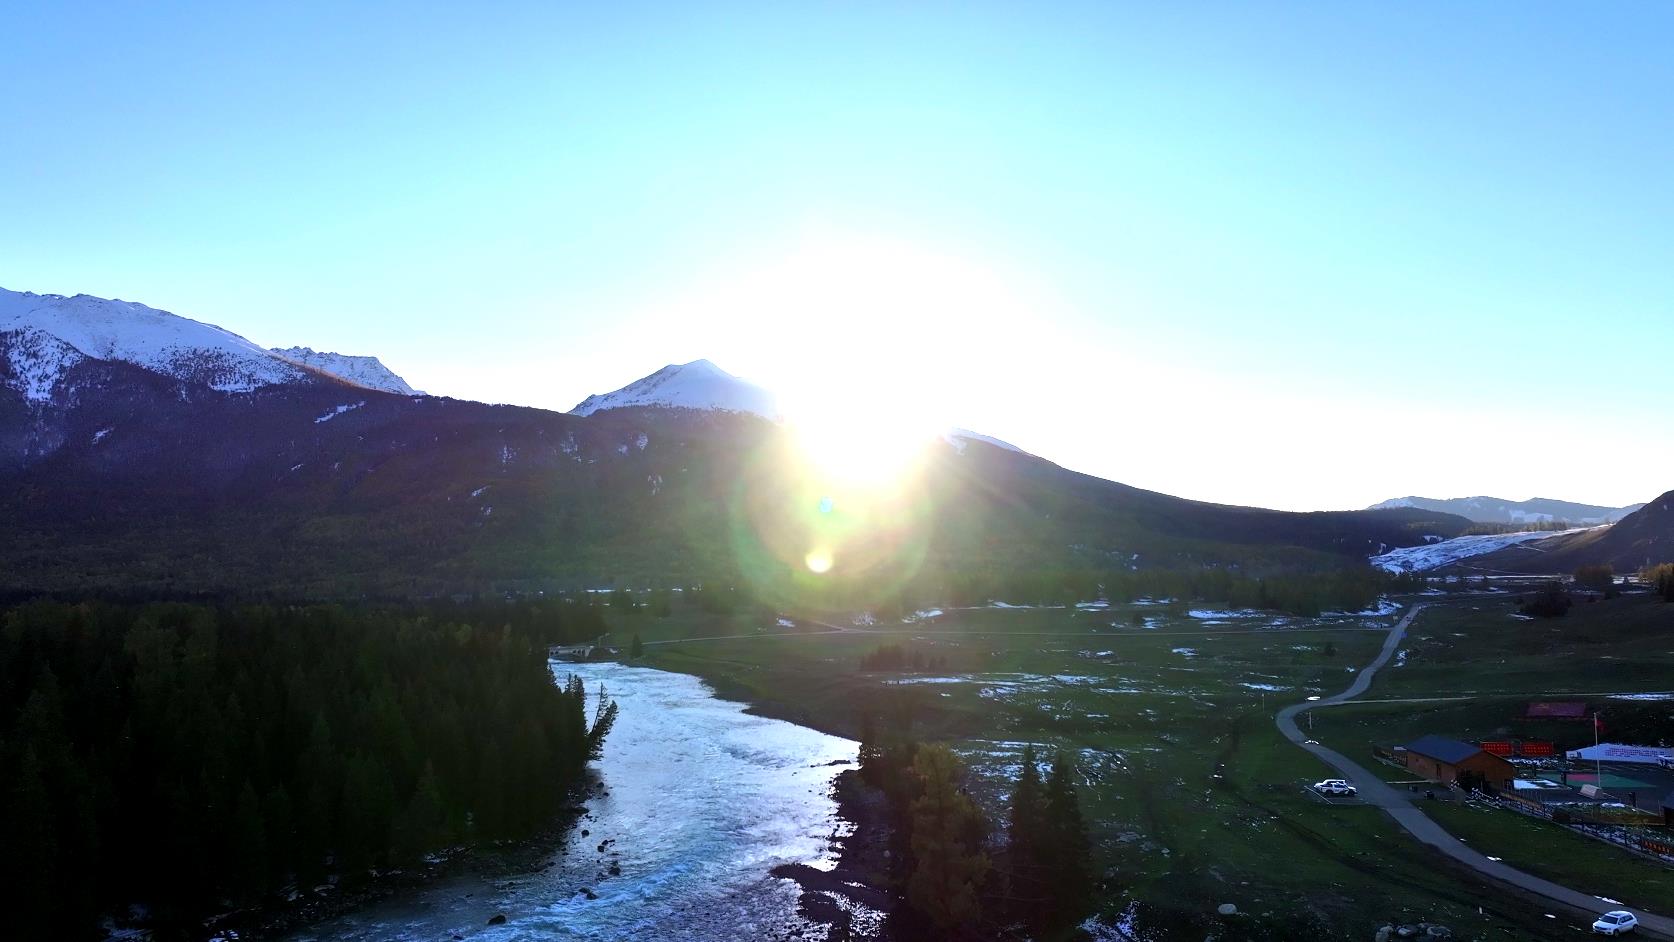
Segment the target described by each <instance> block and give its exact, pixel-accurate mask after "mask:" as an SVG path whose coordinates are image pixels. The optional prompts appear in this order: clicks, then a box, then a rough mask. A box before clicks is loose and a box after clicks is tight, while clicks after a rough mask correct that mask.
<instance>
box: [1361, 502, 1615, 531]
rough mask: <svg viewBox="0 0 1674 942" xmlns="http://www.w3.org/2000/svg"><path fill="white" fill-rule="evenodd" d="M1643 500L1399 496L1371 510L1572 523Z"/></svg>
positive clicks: (1587, 522)
mask: <svg viewBox="0 0 1674 942" xmlns="http://www.w3.org/2000/svg"><path fill="white" fill-rule="evenodd" d="M1643 506H1645V505H1644V504H1630V505H1628V506H1626V507H1600V506H1598V505H1596V504H1578V503H1576V502H1574V501H1568V500H1553V499H1551V498H1548V497H1534V498H1530V499H1529V500H1506V499H1504V498H1501V497H1449V498H1442V499H1438V498H1434V497H1397V498H1394V499H1393V500H1386V501H1383V502H1382V503H1378V504H1373V505H1372V506H1371V507H1370V508H1368V509H1369V510H1388V509H1391V508H1396V507H1416V508H1418V509H1420V510H1430V511H1435V512H1436V513H1444V514H1458V515H1459V516H1461V517H1464V518H1465V519H1466V520H1470V521H1473V522H1475V523H1506V524H1540V523H1573V524H1575V525H1577V526H1594V525H1597V524H1601V523H1615V522H1616V521H1617V520H1620V519H1622V518H1623V517H1625V516H1627V515H1628V514H1630V513H1633V512H1634V511H1635V510H1638V509H1639V508H1641V507H1643Z"/></svg>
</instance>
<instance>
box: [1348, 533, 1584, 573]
mask: <svg viewBox="0 0 1674 942" xmlns="http://www.w3.org/2000/svg"><path fill="white" fill-rule="evenodd" d="M1558 532H1561V533H1574V532H1575V531H1574V530H1562V531H1558ZM1557 535H1558V533H1555V532H1553V531H1551V530H1528V531H1524V532H1520V533H1486V534H1478V535H1476V536H1456V537H1454V538H1453V539H1451V540H1443V541H1441V542H1440V543H1427V544H1425V545H1423V546H1404V547H1402V548H1400V549H1396V550H1390V551H1389V552H1387V553H1384V554H1383V555H1381V556H1373V557H1372V558H1371V560H1370V562H1371V564H1372V565H1374V566H1376V567H1378V568H1380V569H1383V570H1386V571H1388V572H1424V571H1426V570H1430V569H1439V568H1441V567H1442V566H1446V565H1450V564H1452V563H1456V562H1458V561H1459V560H1461V559H1470V558H1471V557H1472V556H1482V555H1484V554H1486V553H1492V552H1495V551H1496V550H1502V549H1505V548H1506V547H1508V546H1516V545H1518V544H1521V543H1529V542H1533V541H1535V540H1544V539H1546V538H1548V537H1553V536H1557Z"/></svg>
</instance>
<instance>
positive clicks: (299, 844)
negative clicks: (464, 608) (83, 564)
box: [0, 602, 615, 938]
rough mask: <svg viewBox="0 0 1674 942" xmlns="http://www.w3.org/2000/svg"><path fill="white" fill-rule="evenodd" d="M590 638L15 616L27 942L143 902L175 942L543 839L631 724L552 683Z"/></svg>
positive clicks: (111, 610)
mask: <svg viewBox="0 0 1674 942" xmlns="http://www.w3.org/2000/svg"><path fill="white" fill-rule="evenodd" d="M447 607H448V608H453V607H452V606H447ZM491 608H496V607H494V606H491ZM454 611H455V613H456V614H461V613H462V612H460V611H459V610H458V609H454ZM495 614H498V615H501V616H505V615H507V614H508V612H506V611H503V610H500V611H496V612H495ZM513 621H521V623H520V624H519V625H518V626H516V627H514V625H513V624H512V622H513ZM578 621H579V623H580V624H581V628H580V629H573V628H572V626H571V625H569V624H568V622H569V617H568V616H566V614H565V613H564V612H563V611H562V609H561V608H560V607H553V608H551V609H550V610H548V611H544V612H539V613H537V614H531V613H530V612H529V611H525V612H523V613H522V615H520V616H518V617H516V618H513V619H511V621H507V620H497V621H488V622H472V621H464V620H451V619H441V618H436V617H433V616H432V615H430V614H425V613H422V612H419V611H416V610H413V609H407V610H350V609H345V608H341V607H333V606H312V607H290V608H285V607H244V608H236V609H235V608H223V607H213V606H209V605H200V604H186V603H153V604H111V603H78V604H71V603H65V602H34V603H26V604H21V605H16V606H14V607H12V608H10V609H7V610H4V611H3V612H0V794H4V795H5V801H4V802H3V804H0V845H3V846H4V848H5V853H4V854H3V855H0V880H3V881H4V882H5V885H6V886H7V887H8V888H9V890H10V891H12V893H13V894H14V895H13V899H14V904H13V906H12V907H9V908H8V912H7V916H8V919H9V921H11V922H12V924H13V925H14V931H16V932H17V933H18V934H19V935H20V936H21V937H23V938H77V937H94V936H95V929H94V926H95V924H96V922H97V919H98V917H99V915H100V914H102V913H109V912H113V911H119V910H125V909H126V908H127V907H128V906H129V905H130V904H135V903H138V904H141V905H143V906H145V907H146V908H147V909H148V910H149V911H150V912H151V914H152V917H153V924H154V927H155V928H157V929H158V930H159V932H160V933H161V934H162V936H163V937H170V936H171V935H175V934H180V933H182V932H184V931H187V930H189V928H190V927H191V926H193V925H194V924H196V923H197V921H198V920H201V918H202V917H203V916H204V914H206V913H209V912H212V911H220V910H222V909H225V908H228V907H236V906H244V905H250V904H255V903H260V902H262V901H263V900H265V899H270V898H272V897H273V896H274V895H275V894H277V893H279V892H280V891H282V890H283V889H285V888H287V887H291V886H294V887H297V888H301V889H303V890H306V889H308V888H309V887H312V886H314V885H315V884H316V883H318V882H319V881H321V880H323V879H326V878H327V877H333V876H335V877H336V878H338V879H339V880H340V881H342V882H345V883H349V884H352V883H354V882H356V881H358V880H361V879H363V878H365V877H366V876H367V874H368V873H369V871H370V869H371V868H375V867H385V866H400V865H405V864H411V863H413V862H416V861H419V860H420V859H422V858H424V857H425V856H426V855H428V854H432V853H434V852H436V851H439V850H442V849H445V848H451V847H455V846H457V845H461V844H466V843H471V842H478V841H489V840H498V839H506V838H519V837H524V836H527V835H529V834H531V833H532V832H534V831H535V830H537V829H539V828H540V827H542V826H543V825H545V824H546V823H547V822H549V821H551V820H552V819H553V817H554V815H555V814H556V813H557V812H558V811H559V810H560V809H561V808H562V807H563V806H565V805H566V804H567V803H568V802H569V801H570V794H571V791H572V789H573V788H574V787H576V786H578V785H579V784H580V783H581V781H582V778H583V774H584V768H585V765H586V763H587V761H588V760H589V759H590V758H593V757H596V756H597V755H598V754H599V751H600V749H601V748H602V744H603V740H604V737H605V736H606V734H607V733H608V732H609V730H610V726H611V724H612V722H613V721H614V718H615V705H614V704H612V703H609V701H608V698H607V697H605V696H604V694H603V692H602V691H601V692H600V696H599V698H598V707H599V709H597V710H596V711H595V713H594V714H593V715H592V716H591V717H589V716H588V715H587V710H586V696H585V693H584V691H583V689H582V686H581V683H580V681H579V680H578V679H575V678H571V679H570V681H569V682H568V683H566V684H559V683H558V682H557V681H556V679H555V678H554V676H553V675H552V673H551V671H550V670H549V669H548V665H547V661H546V658H545V645H546V644H547V643H548V638H551V637H563V636H565V635H567V634H569V633H570V632H571V631H572V630H589V629H588V627H587V626H586V624H585V623H586V621H587V619H586V618H584V617H582V618H579V619H578Z"/></svg>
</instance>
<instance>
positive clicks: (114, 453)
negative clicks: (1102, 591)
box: [0, 361, 1466, 600]
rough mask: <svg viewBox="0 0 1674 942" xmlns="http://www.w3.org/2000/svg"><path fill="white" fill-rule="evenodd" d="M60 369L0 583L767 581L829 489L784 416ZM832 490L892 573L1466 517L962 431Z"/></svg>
mask: <svg viewBox="0 0 1674 942" xmlns="http://www.w3.org/2000/svg"><path fill="white" fill-rule="evenodd" d="M73 377H75V382H76V385H75V386H74V389H73V390H72V392H73V393H74V395H69V396H65V397H63V398H61V399H55V400H53V401H51V402H48V403H33V404H31V403H24V402H22V401H21V400H19V401H12V402H8V401H5V400H6V396H5V394H6V390H0V528H4V529H5V531H6V532H7V534H8V536H9V539H7V540H5V541H3V542H0V591H5V590H10V591H50V592H60V593H67V594H71V595H75V596H79V595H82V594H86V593H98V594H109V593H112V592H139V593H142V594H146V595H155V594H158V593H163V594H169V595H176V594H182V593H187V594H189V593H213V594H215V595H217V596H219V597H229V596H235V597H243V598H250V597H255V598H277V599H283V600H295V599H305V600H308V599H358V598H364V597H367V596H373V597H393V598H416V597H426V596H436V595H450V594H454V593H460V592H465V593H485V592H491V593H500V592H516V593H532V592H536V591H542V590H546V591H551V590H554V589H562V588H576V587H581V586H599V585H608V584H612V583H615V584H624V583H626V584H631V585H667V586H672V585H680V584H690V583H694V582H708V583H724V584H744V583H746V582H751V581H755V582H766V583H775V582H777V581H780V580H781V579H782V578H784V577H786V576H787V574H788V573H787V570H789V569H796V568H799V567H800V566H801V564H802V557H803V554H804V553H806V552H807V551H808V550H809V548H810V547H809V546H808V545H799V544H798V543H797V541H798V540H800V539H801V538H802V537H804V536H810V535H814V534H812V530H810V526H811V523H810V520H811V515H812V514H813V513H814V508H815V506H816V505H817V504H819V503H820V502H821V500H822V498H828V497H830V496H832V495H831V493H830V492H828V491H822V490H820V489H819V484H818V482H814V481H810V480H809V479H808V478H807V477H806V475H804V474H803V473H802V469H801V468H800V466H799V464H798V461H799V460H800V459H799V456H798V455H797V454H796V453H795V451H794V448H793V447H792V445H793V443H792V441H791V437H790V436H788V435H787V434H786V433H785V430H784V429H782V428H781V427H779V426H777V425H775V424H773V423H771V422H768V421H766V420H763V419H760V418H757V417H754V416H749V415H738V414H725V413H715V412H703V411H697V410H682V409H612V410H608V411H605V412H600V413H598V414H596V415H593V416H588V417H580V416H572V415H563V414H558V413H553V412H546V411H542V410H538V409H524V408H513V407H505V406H491V405H485V404H482V403H474V402H461V401H456V400H449V399H441V398H435V397H408V396H396V395H390V394H387V393H381V392H376V391H372V390H348V389H346V388H344V387H340V386H333V385H330V384H313V385H277V386H270V387H266V388H263V389H261V390H258V391H255V392H251V393H242V394H236V395H235V394H223V393H219V392H215V391H212V390H202V389H192V388H188V387H185V386H182V385H179V384H176V385H173V386H171V385H170V382H171V381H169V380H167V379H165V378H163V377H160V376H157V375H156V374H151V373H147V372H145V371H143V370H139V369H138V368H136V367H131V366H128V365H126V364H120V363H104V362H102V361H90V362H88V363H84V364H81V365H80V366H77V367H76V371H75V372H73ZM838 497H839V499H838V500H836V501H835V511H836V512H835V513H834V514H829V515H826V516H824V517H822V518H821V519H820V521H818V524H819V526H826V527H827V529H828V530H829V526H828V525H830V524H833V523H838V522H840V523H841V526H842V532H841V534H839V535H840V536H841V537H842V538H843V539H844V540H845V541H847V542H848V544H849V548H850V549H851V550H852V549H854V548H856V547H859V548H862V550H863V552H864V554H869V555H874V556H875V555H877V554H878V553H880V552H882V551H884V550H887V551H889V552H890V553H892V554H894V556H893V557H892V558H891V559H890V560H889V561H888V562H887V565H885V566H884V568H885V569H886V570H887V571H888V572H889V573H890V574H891V577H892V578H894V577H896V576H898V575H899V574H900V573H903V572H909V571H910V572H911V573H912V574H914V575H921V574H922V575H925V576H927V577H929V578H934V579H946V578H951V577H954V576H957V575H959V574H966V573H983V572H1014V571H1018V570H1020V569H1021V570H1036V569H1059V568H1065V567H1071V568H1093V569H1101V570H1104V569H1117V568H1120V569H1130V570H1131V569H1147V570H1155V569H1200V568H1204V567H1237V568H1238V569H1239V570H1240V571H1242V572H1245V573H1250V574H1258V575H1259V574H1273V573H1280V572H1293V571H1297V570H1304V569H1306V570H1319V569H1331V568H1341V567H1345V566H1358V565H1360V564H1361V561H1362V560H1364V559H1365V558H1366V557H1367V556H1368V555H1370V554H1372V553H1375V552H1379V551H1380V550H1381V549H1386V548H1389V547H1393V546H1401V545H1411V544H1414V543H1419V542H1422V541H1423V540H1424V538H1425V537H1426V536H1451V535H1453V534H1455V533H1457V532H1459V531H1460V530H1462V529H1463V528H1464V526H1465V525H1466V522H1465V521H1464V520H1463V519H1462V518H1459V517H1452V516H1449V515H1445V514H1435V513H1431V512H1428V511H1420V510H1411V509H1402V510H1379V511H1343V512H1333V513H1306V514H1304V513H1284V512H1279V511H1271V510H1262V509H1257V508H1247V507H1230V506H1224V505H1218V504H1209V503H1202V502H1197V501H1190V500H1183V499H1181V498H1177V497H1171V496H1168V495H1165V494H1159V493H1156V492H1152V491H1145V490H1140V489H1138V488H1132V487H1127V486H1125V485H1122V484H1117V483H1113V482H1110V481H1104V480H1100V479H1098V478H1094V477H1090V476H1087V475H1082V474H1077V473H1075V472H1072V471H1068V470H1066V469H1064V468H1061V467H1058V466H1057V465H1055V464H1052V463H1051V462H1049V461H1045V460H1043V459H1040V458H1036V457H1033V456H1030V455H1024V454H1019V453H1015V452H1010V451H1005V450H1003V449H1000V448H997V447H994V446H991V445H988V444H986V443H983V442H980V441H974V442H968V443H966V444H964V446H963V447H959V448H955V447H953V446H950V445H946V444H943V443H941V442H935V443H931V444H928V445H927V448H926V453H925V455H924V461H923V462H922V463H921V465H920V466H919V473H918V474H917V475H916V476H915V477H914V478H913V480H912V481H910V482H908V484H907V485H906V486H905V487H903V488H902V489H901V490H900V491H899V493H897V494H895V495H893V496H892V498H891V501H892V502H891V503H889V504H887V505H883V504H878V505H875V506H873V507H872V508H871V509H870V511H869V512H868V513H867V514H865V515H856V514H854V513H853V511H854V509H855V507H856V504H855V502H854V501H849V500H844V499H841V498H842V495H838ZM839 518H841V519H839ZM826 535H830V534H829V533H827V534H826ZM856 560H857V556H856V554H855V553H854V552H849V553H847V554H846V555H843V556H842V558H840V559H838V560H837V566H836V568H835V570H834V571H836V572H839V573H841V572H843V571H848V572H850V573H851V574H854V573H855V572H856V571H855V569H854V568H853V566H852V565H851V564H852V563H854V562H855V561H856Z"/></svg>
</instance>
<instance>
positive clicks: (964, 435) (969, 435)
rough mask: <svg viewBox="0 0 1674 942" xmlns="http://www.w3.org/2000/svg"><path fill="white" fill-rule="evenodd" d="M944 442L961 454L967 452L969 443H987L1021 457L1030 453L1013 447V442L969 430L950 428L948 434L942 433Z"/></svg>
mask: <svg viewBox="0 0 1674 942" xmlns="http://www.w3.org/2000/svg"><path fill="white" fill-rule="evenodd" d="M942 440H943V441H945V442H947V443H948V444H949V445H952V446H953V447H954V448H956V449H958V450H959V451H960V452H961V453H963V452H964V451H965V444H966V443H967V442H986V443H987V444H990V445H993V446H994V447H995V448H998V449H1000V450H1002V451H1015V452H1017V453H1018V454H1020V455H1026V454H1028V452H1026V451H1024V450H1023V449H1021V448H1019V447H1017V446H1016V445H1013V444H1012V443H1011V442H1005V441H1001V440H999V439H998V438H995V437H994V436H992V435H984V434H982V433H981V432H973V431H971V430H970V429H968V428H950V429H948V430H947V431H946V432H943V433H942Z"/></svg>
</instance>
